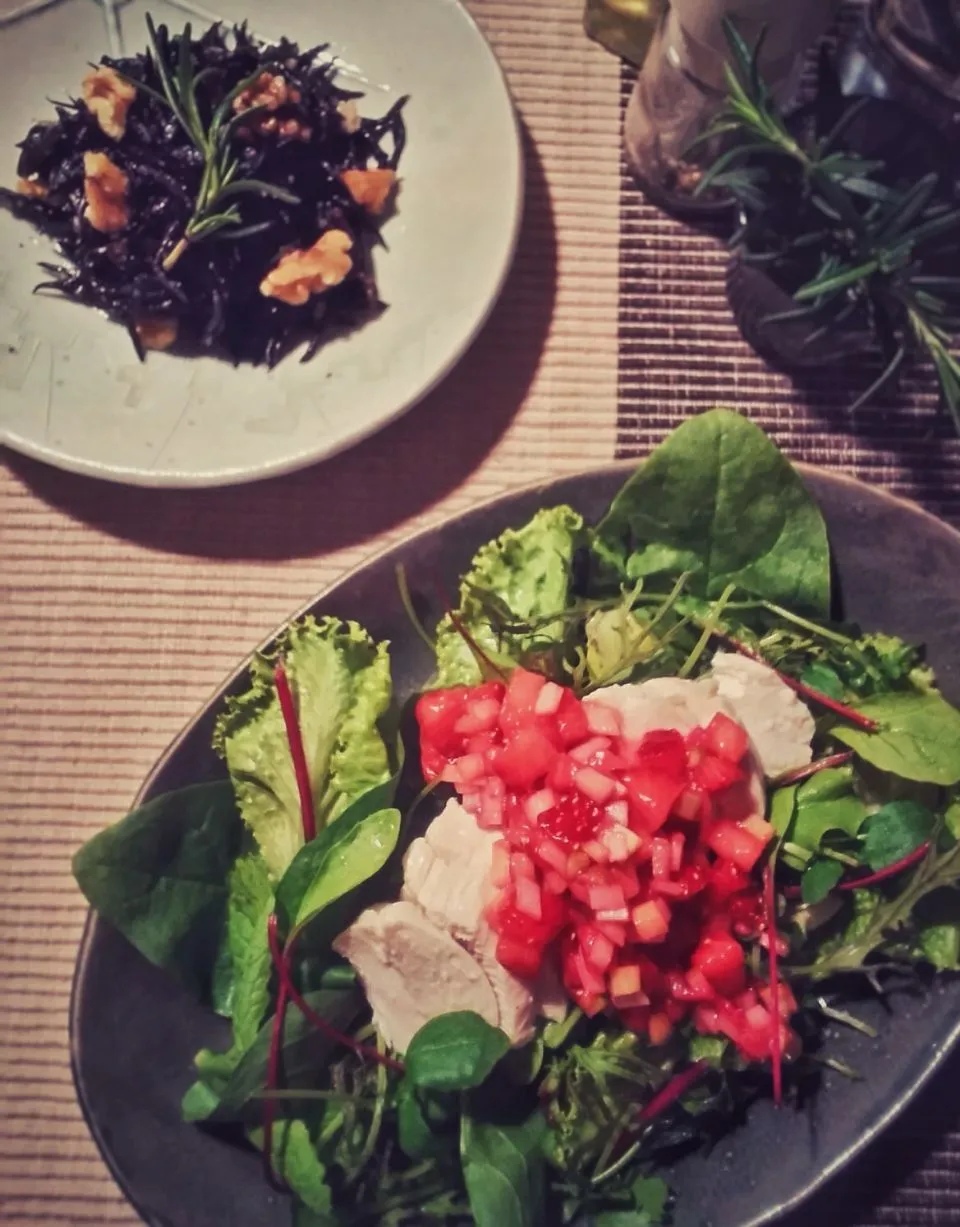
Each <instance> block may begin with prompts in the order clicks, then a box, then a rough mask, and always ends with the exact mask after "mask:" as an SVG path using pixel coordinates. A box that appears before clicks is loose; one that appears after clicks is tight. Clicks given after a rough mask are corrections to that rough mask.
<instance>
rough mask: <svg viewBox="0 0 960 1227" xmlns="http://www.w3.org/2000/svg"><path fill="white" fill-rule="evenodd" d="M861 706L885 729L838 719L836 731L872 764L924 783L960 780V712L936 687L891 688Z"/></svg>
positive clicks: (835, 732)
mask: <svg viewBox="0 0 960 1227" xmlns="http://www.w3.org/2000/svg"><path fill="white" fill-rule="evenodd" d="M857 710H858V711H860V712H862V713H863V715H865V716H868V717H869V718H870V719H871V720H876V721H877V723H878V724H879V725H880V728H879V730H878V731H877V732H875V733H868V732H867V731H866V730H865V729H860V728H855V727H854V726H853V725H846V724H838V725H837V726H836V727H835V728H834V729H832V733H833V736H834V737H836V738H837V740H838V741H842V742H843V743H844V745H848V746H849V747H850V748H851V750H855V751H856V752H857V754H859V755H860V757H861V758H862V759H864V760H865V761H866V762H868V763H872V764H873V765H874V766H875V767H879V768H880V770H881V771H889V772H891V773H892V774H893V775H899V776H902V777H903V778H904V779H906V780H919V781H921V782H922V783H929V784H940V785H944V786H946V785H950V784H956V783H957V782H960V712H958V711H957V709H956V708H955V707H951V705H950V704H949V703H948V702H947V701H946V699H944V698H943V696H942V695H940V694H938V693H937V691H935V690H926V691H917V690H913V691H911V690H904V691H892V692H890V693H889V694H882V695H878V696H877V697H875V698H872V699H866V700H865V701H864V702H863V703H860V704H859V705H858V707H857Z"/></svg>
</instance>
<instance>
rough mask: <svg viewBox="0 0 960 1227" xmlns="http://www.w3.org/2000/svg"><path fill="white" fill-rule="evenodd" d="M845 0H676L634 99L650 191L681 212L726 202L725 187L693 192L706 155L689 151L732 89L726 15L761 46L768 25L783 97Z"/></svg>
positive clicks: (633, 158)
mask: <svg viewBox="0 0 960 1227" xmlns="http://www.w3.org/2000/svg"><path fill="white" fill-rule="evenodd" d="M836 7H837V0H672V3H671V5H670V7H669V9H667V11H666V12H665V13H664V14H663V16H662V17H661V19H660V22H659V24H658V26H657V30H656V33H655V35H654V37H653V41H652V42H651V44H650V49H649V51H648V53H647V57H646V60H645V61H644V64H643V68H642V69H641V71H640V74H639V76H638V77H637V82H636V85H635V87H634V90H633V94H632V96H631V98H630V102H629V105H628V107H627V114H626V119H625V123H624V148H625V153H626V158H627V162H628V164H629V166H630V168H631V170H632V171H633V173H634V174H635V176H636V177H637V179H638V180H639V181H640V184H641V186H642V187H643V189H644V190H645V192H646V193H647V195H648V196H649V197H650V198H651V199H652V200H653V201H654V202H655V203H656V204H659V205H661V207H663V208H665V209H668V210H671V211H678V212H688V213H689V212H703V211H715V210H716V209H718V208H725V207H726V201H725V199H723V198H722V197H719V195H718V194H714V195H713V196H712V197H711V196H710V195H709V194H707V195H706V196H705V197H704V198H703V199H700V198H698V197H695V196H694V195H693V192H694V189H695V188H696V185H697V183H698V182H699V180H700V175H701V172H700V169H699V166H698V159H699V160H701V161H702V160H703V158H704V157H709V156H711V155H712V154H713V153H715V151H712V150H700V151H699V152H698V153H697V154H696V155H695V157H694V158H692V159H691V158H689V157H688V156H687V151H688V149H689V147H690V145H691V144H692V142H693V141H694V140H695V139H696V137H697V136H699V135H700V133H701V132H702V131H703V129H704V128H705V127H706V125H707V124H708V123H709V122H710V120H711V118H712V117H713V116H714V114H715V113H716V111H717V110H718V109H719V107H720V105H721V104H722V101H723V98H724V96H725V94H726V89H725V84H724V66H725V64H726V62H727V59H728V49H727V41H726V36H725V34H724V31H723V18H724V17H729V18H730V19H731V20H732V21H733V23H734V24H735V25H736V27H737V29H738V31H739V32H740V34H741V35H742V37H743V38H744V40H745V41H746V42H747V43H748V44H749V45H750V46H754V45H755V44H756V42H757V40H758V38H759V37H760V34H761V32H763V35H764V39H763V44H762V47H761V52H760V70H761V72H762V73H763V76H764V79H765V80H766V82H767V84H768V85H769V86H770V88H771V89H772V91H773V93H774V96H775V97H776V98H777V100H778V102H781V103H783V102H786V101H788V100H789V98H790V97H791V96H792V95H793V94H794V93H795V91H796V88H797V85H798V84H799V80H800V75H801V73H802V71H803V66H804V61H805V53H806V51H807V49H808V47H809V46H810V44H811V43H812V42H813V41H814V40H815V39H816V38H817V37H819V35H821V34H822V33H823V32H824V30H825V29H826V28H827V26H828V25H829V23H830V20H831V18H832V17H833V14H834V11H835V9H836Z"/></svg>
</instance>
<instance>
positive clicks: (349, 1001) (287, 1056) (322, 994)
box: [182, 987, 363, 1121]
mask: <svg viewBox="0 0 960 1227" xmlns="http://www.w3.org/2000/svg"><path fill="white" fill-rule="evenodd" d="M304 1000H305V1001H306V1003H307V1004H308V1005H309V1006H310V1007H311V1008H312V1009H313V1010H315V1011H316V1012H317V1013H318V1014H320V1015H321V1016H322V1017H323V1018H325V1019H326V1020H327V1022H329V1023H330V1025H331V1026H332V1027H334V1028H336V1030H338V1031H345V1030H347V1029H349V1027H350V1026H351V1024H352V1023H353V1022H354V1020H355V1019H356V1018H357V1015H358V1014H359V1013H360V1011H361V1010H362V1008H363V995H362V993H361V992H360V991H359V989H357V988H356V987H350V988H344V989H316V990H314V991H313V992H310V993H305V994H304ZM272 1036H273V1018H272V1017H271V1018H269V1019H267V1021H266V1022H265V1023H264V1024H263V1025H262V1026H261V1028H260V1030H259V1031H258V1032H257V1035H256V1038H255V1039H254V1041H253V1043H252V1044H251V1045H250V1047H249V1048H248V1049H247V1051H246V1052H244V1053H242V1054H241V1055H240V1056H239V1059H237V1058H236V1057H235V1056H234V1055H233V1053H232V1052H231V1053H210V1052H208V1051H207V1050H203V1051H202V1052H200V1053H198V1054H197V1059H196V1064H197V1073H198V1074H199V1080H198V1082H197V1083H194V1085H193V1086H192V1087H191V1088H190V1089H189V1090H188V1091H187V1094H186V1096H185V1098H184V1102H183V1105H182V1108H183V1115H184V1119H185V1120H210V1119H215V1120H219V1121H227V1120H239V1119H242V1118H243V1115H244V1109H246V1108H247V1105H248V1104H250V1102H251V1100H255V1098H256V1096H257V1095H259V1093H260V1091H261V1090H262V1089H263V1087H264V1086H265V1085H266V1081H267V1064H268V1059H269V1053H270V1043H271V1039H272ZM335 1049H336V1043H335V1041H334V1040H332V1039H330V1038H329V1037H328V1036H326V1035H324V1034H323V1033H322V1032H321V1031H318V1030H317V1028H316V1027H315V1026H314V1025H313V1023H312V1022H310V1021H309V1020H308V1019H306V1018H304V1016H303V1014H301V1013H300V1011H299V1010H297V1009H294V1008H290V1009H288V1010H287V1012H286V1015H285V1017H284V1021H283V1036H282V1041H281V1047H280V1057H281V1063H282V1066H283V1072H284V1080H285V1084H286V1085H287V1086H288V1087H297V1086H314V1085H316V1084H317V1082H318V1080H322V1078H323V1074H324V1070H325V1068H326V1065H327V1063H328V1062H329V1060H330V1057H331V1055H332V1054H333V1052H334V1051H335ZM259 1110H260V1109H259V1101H257V1113H259Z"/></svg>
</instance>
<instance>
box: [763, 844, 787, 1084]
mask: <svg viewBox="0 0 960 1227" xmlns="http://www.w3.org/2000/svg"><path fill="white" fill-rule="evenodd" d="M763 898H764V907H765V910H766V913H767V937H768V942H769V945H768V950H767V957H768V959H769V962H770V1001H771V1012H772V1014H773V1043H772V1044H771V1048H772V1052H771V1054H770V1055H771V1064H772V1066H773V1102H774V1103H775V1104H776V1105H777V1106H778V1107H779V1106H780V1104H781V1103H782V1102H783V1037H782V1036H781V1034H780V1028H781V1025H782V1016H783V1010H782V1008H781V1003H780V967H779V955H778V954H777V936H778V935H777V887H776V884H775V882H774V880H773V864H772V863H768V865H767V867H766V869H765V870H764V871H763Z"/></svg>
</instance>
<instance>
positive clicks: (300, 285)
mask: <svg viewBox="0 0 960 1227" xmlns="http://www.w3.org/2000/svg"><path fill="white" fill-rule="evenodd" d="M352 246H353V239H352V238H351V237H350V235H349V234H347V233H346V231H345V230H328V231H327V232H326V233H325V234H321V236H320V237H319V238H318V239H317V241H316V242H315V243H314V244H313V246H312V247H308V248H306V250H301V249H297V250H294V251H288V252H285V253H284V255H282V256H281V257H280V259H279V260H278V261H277V263H276V264H275V265H274V267H273V268H272V269H271V270H270V272H269V273H267V275H266V277H264V279H263V280H262V281H261V282H260V293H261V294H263V295H264V297H266V298H279V299H280V301H281V302H285V303H289V304H290V305H291V306H293V307H302V306H303V304H304V303H305V302H306V301H307V300H308V299H309V297H310V295H311V294H322V293H323V292H324V290H329V289H332V287H333V286H335V285H339V284H340V282H341V281H343V279H344V277H346V275H347V273H349V272H350V270H351V268H353V260H351V258H350V256H349V255H347V252H349V250H350V248H351V247H352Z"/></svg>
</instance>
